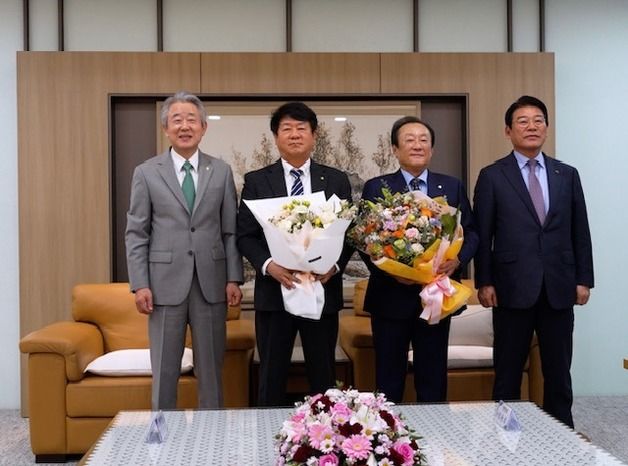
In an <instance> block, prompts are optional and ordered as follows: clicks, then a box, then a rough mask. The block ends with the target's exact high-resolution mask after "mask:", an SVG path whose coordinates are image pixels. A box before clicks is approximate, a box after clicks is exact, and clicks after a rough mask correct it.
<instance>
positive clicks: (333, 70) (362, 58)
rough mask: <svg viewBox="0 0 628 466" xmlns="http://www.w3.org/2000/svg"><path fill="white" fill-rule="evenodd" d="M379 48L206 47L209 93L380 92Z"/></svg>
mask: <svg viewBox="0 0 628 466" xmlns="http://www.w3.org/2000/svg"><path fill="white" fill-rule="evenodd" d="M379 57H380V54H377V53H203V54H202V55H201V66H202V76H201V88H202V92H203V93H206V94H221V93H226V94H233V93H236V94H251V93H254V94H260V93H264V94H279V95H282V94H283V95H286V94H301V93H303V94H378V93H379V92H380V89H379V82H380V77H379V74H380V69H379V61H380V59H379Z"/></svg>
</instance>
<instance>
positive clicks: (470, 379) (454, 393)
mask: <svg viewBox="0 0 628 466" xmlns="http://www.w3.org/2000/svg"><path fill="white" fill-rule="evenodd" d="M366 284H367V281H366V280H364V281H360V282H357V283H356V285H355V290H354V296H353V308H354V309H353V315H346V316H342V317H341V318H340V324H339V335H340V346H341V347H342V349H343V350H344V352H345V353H346V354H347V355H348V356H349V359H351V362H352V365H353V386H354V387H355V388H357V389H359V390H374V389H375V353H374V349H373V335H372V332H371V319H370V315H369V314H368V313H366V312H364V310H363V305H364V293H365V291H366ZM465 284H466V285H467V286H470V287H472V286H473V284H472V283H471V282H469V281H466V282H465ZM492 332H493V325H492V317H491V310H490V309H485V308H482V307H481V306H480V305H479V304H478V303H477V301H476V300H475V297H474V298H472V299H471V300H470V302H469V309H468V310H466V311H465V312H463V313H462V314H460V315H459V316H456V317H453V318H452V323H451V331H450V336H449V364H448V366H449V369H448V387H447V399H448V400H449V401H468V400H490V399H491V394H492V388H493V381H494V378H495V374H494V371H493V367H492V359H491V358H492V344H493V333H492ZM487 352H488V353H489V356H488V357H487V356H486V354H487ZM410 359H411V358H410ZM521 395H522V398H523V399H526V400H532V401H534V402H535V403H537V404H538V405H541V404H542V402H543V376H542V372H541V362H540V354H539V349H538V343H537V342H536V339H535V340H534V341H533V343H532V346H531V348H530V356H529V359H528V363H527V364H526V369H525V372H524V375H523V380H522V384H521ZM404 401H406V402H412V401H415V391H414V378H413V376H412V365H411V364H410V363H409V365H408V376H407V378H406V385H405V391H404Z"/></svg>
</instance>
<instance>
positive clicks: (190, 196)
mask: <svg viewBox="0 0 628 466" xmlns="http://www.w3.org/2000/svg"><path fill="white" fill-rule="evenodd" d="M193 169H194V167H193V166H192V164H191V163H190V162H189V161H188V160H186V161H185V163H184V164H183V168H181V170H185V178H183V184H182V185H181V188H182V189H183V196H184V197H185V200H186V202H187V203H188V207H189V208H190V213H191V212H192V209H193V208H194V198H195V197H196V192H195V190H194V180H193V179H192V170H193Z"/></svg>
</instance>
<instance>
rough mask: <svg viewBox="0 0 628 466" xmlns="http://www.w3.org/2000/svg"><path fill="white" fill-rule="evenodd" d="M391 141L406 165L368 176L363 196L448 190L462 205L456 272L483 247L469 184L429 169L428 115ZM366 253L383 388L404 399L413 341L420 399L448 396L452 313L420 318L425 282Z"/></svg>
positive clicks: (447, 265)
mask: <svg viewBox="0 0 628 466" xmlns="http://www.w3.org/2000/svg"><path fill="white" fill-rule="evenodd" d="M391 142H392V147H393V152H394V154H395V156H396V157H397V159H398V161H399V165H400V167H401V168H400V170H398V171H396V172H394V173H390V174H387V175H382V176H378V177H376V178H373V179H371V180H369V181H367V182H366V184H365V185H364V190H363V192H362V197H363V198H364V199H368V200H371V201H374V200H376V199H377V198H381V197H382V189H383V188H388V189H390V190H391V191H392V192H393V193H399V192H405V191H408V190H416V189H419V190H421V191H422V192H424V193H426V194H427V195H429V196H430V197H438V196H445V197H446V198H447V201H448V203H449V205H451V206H453V207H459V208H460V210H461V212H462V225H463V228H464V235H465V239H464V244H463V247H462V250H461V251H460V254H459V255H458V257H457V258H455V259H452V260H448V261H445V262H444V263H442V264H441V265H440V268H439V270H438V272H439V273H443V274H446V275H449V276H452V275H454V274H455V273H456V272H458V271H460V269H461V268H462V267H464V266H465V265H466V264H467V263H468V262H469V261H470V260H471V258H472V257H473V254H474V253H475V250H476V247H477V235H476V233H475V231H474V229H473V225H472V213H471V207H470V205H469V199H468V198H467V194H466V192H465V188H464V186H463V185H462V183H461V182H460V181H459V180H458V179H456V178H453V177H451V176H447V175H442V174H440V173H434V172H432V171H429V170H428V166H429V164H430V160H431V159H432V149H433V146H434V142H435V135H434V130H433V129H432V128H431V127H430V126H429V125H428V124H427V123H425V122H424V121H421V120H420V119H418V118H416V117H404V118H401V119H399V120H397V121H396V122H395V123H394V124H393V127H392V131H391ZM362 257H363V259H364V261H365V262H366V264H367V266H368V268H369V270H370V271H371V276H370V278H369V282H368V287H367V289H366V296H365V300H364V309H365V310H366V311H367V312H369V313H370V314H371V327H372V330H373V344H374V347H375V383H376V386H377V389H378V390H379V391H382V392H383V393H385V394H386V396H387V398H388V399H390V400H392V401H394V402H397V403H398V402H401V400H402V397H403V390H404V385H405V379H406V373H407V370H408V350H409V345H410V342H412V348H413V354H414V359H413V365H414V386H415V389H416V397H417V401H420V402H429V401H444V400H445V399H446V397H447V348H448V339H449V326H450V322H451V318H450V317H447V318H444V319H442V320H441V321H440V322H439V323H438V324H436V325H429V324H428V323H427V321H425V320H423V319H421V318H419V315H420V314H421V298H420V296H419V294H420V293H421V289H422V287H421V286H420V285H417V284H414V283H412V282H409V281H406V280H404V279H399V278H395V277H393V276H391V275H388V274H387V273H385V272H383V271H381V270H380V269H378V268H377V267H376V266H375V265H373V263H372V262H371V260H370V259H369V258H368V257H366V256H364V255H362Z"/></svg>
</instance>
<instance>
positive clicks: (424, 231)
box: [348, 188, 471, 324]
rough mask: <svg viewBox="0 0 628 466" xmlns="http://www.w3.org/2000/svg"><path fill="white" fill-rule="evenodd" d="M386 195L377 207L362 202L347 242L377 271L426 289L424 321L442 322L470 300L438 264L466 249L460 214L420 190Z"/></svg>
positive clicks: (385, 189) (384, 192) (466, 289)
mask: <svg viewBox="0 0 628 466" xmlns="http://www.w3.org/2000/svg"><path fill="white" fill-rule="evenodd" d="M382 194H383V197H382V198H379V199H377V202H372V201H369V200H366V199H362V200H361V201H360V209H359V214H358V216H357V218H356V219H355V221H354V225H353V227H352V228H351V229H350V230H349V233H348V238H349V240H350V241H351V242H352V243H353V244H354V245H355V247H356V248H357V249H359V250H360V251H363V252H364V253H366V254H367V255H368V256H370V258H371V260H372V262H373V263H374V264H375V265H376V266H377V267H378V268H379V269H381V270H383V271H385V272H387V273H389V274H390V275H393V276H395V277H398V278H402V279H405V280H409V281H410V282H413V283H417V284H421V285H425V286H424V287H423V290H422V291H421V298H422V301H423V312H422V313H421V318H423V319H425V320H427V321H428V322H429V323H430V324H435V323H438V322H439V321H440V319H441V318H443V317H445V316H447V315H449V314H451V313H453V312H455V311H456V310H458V309H459V308H460V307H462V306H463V305H464V304H465V303H466V301H467V300H468V299H469V297H470V296H471V290H470V289H469V288H467V287H465V286H463V285H462V284H461V283H458V282H456V281H454V280H450V279H449V277H447V276H445V275H439V274H438V273H437V270H438V267H439V265H440V264H441V263H442V262H443V261H444V260H448V259H454V258H455V257H456V256H457V255H458V253H459V252H460V249H461V248H462V243H463V241H464V235H463V229H462V225H461V224H460V211H459V210H458V209H455V208H453V207H451V206H449V205H448V204H447V200H446V199H445V198H443V197H440V198H434V199H432V198H430V197H429V196H427V195H426V194H424V193H422V192H421V191H410V192H405V193H395V194H392V193H391V192H390V190H389V189H388V188H384V189H383V190H382Z"/></svg>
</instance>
